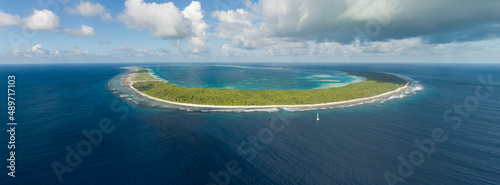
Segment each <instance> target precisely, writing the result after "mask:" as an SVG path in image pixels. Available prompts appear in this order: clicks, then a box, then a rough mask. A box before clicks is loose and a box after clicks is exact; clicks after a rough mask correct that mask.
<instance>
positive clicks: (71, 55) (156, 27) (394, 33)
mask: <svg viewBox="0 0 500 185" xmlns="http://www.w3.org/2000/svg"><path fill="white" fill-rule="evenodd" d="M499 8H500V1H497V0H475V1H473V0H420V1H415V0H254V1H249V0H242V1H241V0H212V1H209V0H200V1H187V0H179V1H159V0H158V1H152V0H126V1H118V0H117V1H86V0H82V1H79V0H29V1H28V0H19V1H0V63H82V62H84V63H85V62H88V63H114V62H145V63H152V62H332V63H343V62H346V63H350V62H353V63H370V62H379V63H498V62H500V61H499V60H498V59H500V58H499V57H500V38H499V37H500V11H498V10H499Z"/></svg>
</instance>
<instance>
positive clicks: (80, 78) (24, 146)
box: [0, 63, 500, 185]
mask: <svg viewBox="0 0 500 185" xmlns="http://www.w3.org/2000/svg"><path fill="white" fill-rule="evenodd" d="M131 65H142V64H44V65H41V64H37V65H0V74H1V75H0V76H3V78H4V79H5V81H4V85H0V92H4V93H0V97H2V99H4V100H7V85H8V84H7V76H8V75H10V74H14V75H16V87H15V90H16V95H15V97H16V113H15V116H16V122H17V123H18V125H17V126H16V135H15V138H16V140H15V141H16V143H15V144H16V148H15V152H16V155H15V158H16V160H15V176H16V177H15V178H12V177H10V176H8V175H7V173H8V172H10V169H9V168H6V166H9V163H8V161H6V159H8V158H9V154H8V152H9V151H10V150H8V148H7V144H8V141H9V136H10V135H8V134H9V133H8V132H5V131H3V132H2V134H0V142H3V143H4V144H3V147H2V148H1V149H0V157H1V158H2V159H3V161H4V162H3V163H2V164H4V167H2V169H3V170H1V171H2V173H3V176H2V178H0V184H23V185H24V184H26V185H28V184H29V185H31V184H37V185H45V184H47V185H54V184H77V185H78V184H82V185H84V184H85V185H87V184H99V185H101V184H124V185H127V184H203V185H205V184H210V185H213V184H248V185H258V184H259V185H260V184H314V185H318V184H500V147H499V144H498V142H499V141H500V65H498V64H310V63H299V64H296V63H295V64H294V63H271V64H264V63H253V64H238V65H243V66H257V67H289V68H297V69H307V70H316V69H322V70H325V69H330V70H353V71H379V72H388V73H394V74H399V75H403V76H405V77H408V78H410V79H412V80H414V82H415V83H417V84H418V85H419V87H418V89H417V90H415V91H414V92H413V91H412V92H408V93H406V94H401V95H399V96H395V97H392V98H387V99H384V100H381V101H373V102H369V103H364V104H356V105H352V106H339V107H328V108H322V109H313V110H310V109H303V110H301V109H270V110H238V111H227V110H224V111H214V110H200V109H183V108H178V107H164V106H161V105H154V104H148V103H146V101H144V100H140V99H136V97H133V96H132V97H131V96H127V94H124V93H125V90H123V89H119V87H118V85H117V84H119V83H120V82H121V81H120V79H119V78H118V77H117V76H120V75H123V74H124V72H126V70H125V69H122V68H120V67H125V66H131ZM148 65H150V66H156V65H155V64H148ZM192 75H196V74H195V73H193V74H192ZM260 75H266V73H262V74H260ZM269 75H275V76H273V77H272V78H286V75H281V74H280V75H276V74H272V73H270V74H269ZM160 76H161V75H160ZM228 77H229V76H228ZM269 78H271V77H269ZM269 78H268V79H269ZM191 79H195V80H192V81H196V80H200V79H202V78H191ZM256 82H259V83H261V81H259V80H257V81H255V82H254V83H256ZM284 84H285V83H284ZM201 85H203V83H201ZM236 85H238V84H236ZM240 85H241V84H240ZM318 85H321V84H313V85H310V87H308V88H316V87H318ZM220 87H222V88H224V87H227V86H220ZM281 88H287V87H286V84H285V85H284V86H282V87H281ZM478 89H479V90H478ZM0 106H3V107H5V109H4V111H5V112H7V101H2V102H0ZM317 114H319V117H320V120H319V121H316V115H317ZM8 116H9V115H8V114H7V113H4V114H0V120H3V121H2V122H3V123H2V125H3V126H2V130H7V129H9V128H8V126H7V125H6V123H7V122H9V121H8ZM89 135H90V137H89ZM99 136H101V137H99ZM422 143H423V144H422ZM429 143H431V144H429ZM388 179H389V180H388ZM388 182H389V183H388Z"/></svg>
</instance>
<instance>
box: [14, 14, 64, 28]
mask: <svg viewBox="0 0 500 185" xmlns="http://www.w3.org/2000/svg"><path fill="white" fill-rule="evenodd" d="M59 22H61V19H60V18H59V16H57V15H56V14H54V13H53V12H52V11H49V10H36V9H34V10H33V14H31V15H30V16H28V17H26V18H25V19H24V25H23V27H24V28H26V29H29V30H55V29H57V28H59Z"/></svg>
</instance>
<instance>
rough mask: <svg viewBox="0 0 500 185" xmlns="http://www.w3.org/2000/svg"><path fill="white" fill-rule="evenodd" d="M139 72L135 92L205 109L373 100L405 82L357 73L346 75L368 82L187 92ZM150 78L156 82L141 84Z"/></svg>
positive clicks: (388, 76)
mask: <svg viewBox="0 0 500 185" xmlns="http://www.w3.org/2000/svg"><path fill="white" fill-rule="evenodd" d="M139 71H140V70H139ZM139 71H138V74H136V77H137V78H138V79H141V81H140V82H135V83H134V84H133V86H134V88H136V89H137V90H139V91H141V92H143V93H145V94H147V95H149V96H153V97H156V98H160V99H164V100H169V101H174V102H181V103H192V104H204V105H233V106H246V105H301V104H321V103H328V102H337V101H345V100H352V99H358V98H364V97H371V96H376V95H379V94H382V93H385V92H389V91H393V90H396V89H398V88H400V87H402V86H404V85H405V84H406V83H407V81H406V80H403V79H401V78H399V77H397V76H394V75H390V74H384V73H375V72H359V71H356V72H348V73H349V74H350V75H356V76H362V77H365V78H366V79H367V80H366V81H363V82H359V83H353V84H349V85H347V86H344V87H337V88H330V89H314V90H260V91H253V90H239V89H204V88H186V87H181V86H177V85H173V84H168V83H165V82H159V81H158V79H156V78H154V77H153V76H151V75H150V73H149V71H147V70H146V71H141V72H139ZM146 76H149V77H146ZM151 78H153V79H154V80H156V81H149V80H146V81H143V80H142V79H151ZM133 80H134V79H133ZM137 81H139V80H137Z"/></svg>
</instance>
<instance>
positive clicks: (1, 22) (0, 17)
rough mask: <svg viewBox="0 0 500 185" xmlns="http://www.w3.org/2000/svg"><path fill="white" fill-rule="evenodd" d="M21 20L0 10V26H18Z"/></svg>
mask: <svg viewBox="0 0 500 185" xmlns="http://www.w3.org/2000/svg"><path fill="white" fill-rule="evenodd" d="M22 23H23V20H22V19H21V17H19V16H18V15H11V14H7V13H5V12H3V11H2V10H0V26H18V25H21V24H22Z"/></svg>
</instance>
